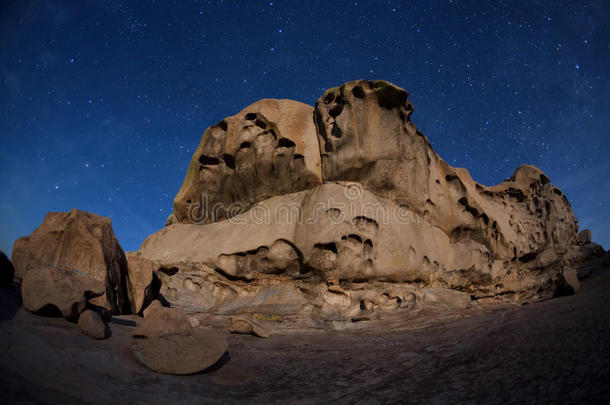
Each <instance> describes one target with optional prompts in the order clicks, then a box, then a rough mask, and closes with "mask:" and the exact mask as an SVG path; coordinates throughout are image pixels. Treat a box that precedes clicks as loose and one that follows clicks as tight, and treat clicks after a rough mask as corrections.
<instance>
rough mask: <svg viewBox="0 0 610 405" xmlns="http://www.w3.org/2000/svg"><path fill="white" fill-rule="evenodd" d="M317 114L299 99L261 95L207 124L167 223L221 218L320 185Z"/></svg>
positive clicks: (199, 221)
mask: <svg viewBox="0 0 610 405" xmlns="http://www.w3.org/2000/svg"><path fill="white" fill-rule="evenodd" d="M312 115H313V109H312V108H311V107H310V106H308V105H306V104H303V103H299V102H297V101H292V100H260V101H257V102H256V103H254V104H252V105H250V106H248V107H246V108H245V109H244V110H242V111H241V112H239V113H238V114H236V115H234V116H232V117H229V118H226V119H224V120H223V121H221V122H220V123H219V124H217V125H214V126H212V127H210V128H208V129H207V130H206V131H205V133H204V134H203V137H202V139H201V143H200V144H199V147H198V148H197V149H196V151H195V153H194V154H193V158H192V160H191V164H190V165H189V168H188V171H187V174H186V178H185V179H184V182H183V184H182V187H181V188H180V191H179V192H178V194H177V195H176V198H175V199H174V216H175V219H174V218H172V219H171V220H168V223H172V222H174V221H177V222H180V223H197V224H204V223H210V222H216V221H219V220H222V219H225V218H229V217H231V216H234V215H236V214H239V213H241V212H243V211H245V210H247V209H248V208H250V207H251V206H252V205H253V204H254V203H256V202H258V201H261V200H264V199H266V198H269V197H272V196H274V195H282V194H288V193H292V192H295V191H300V190H305V189H308V188H311V187H313V186H315V185H318V184H320V183H321V182H322V178H321V173H320V168H321V166H320V154H319V152H318V141H317V138H316V130H315V126H314V124H313V121H312V119H311V117H312Z"/></svg>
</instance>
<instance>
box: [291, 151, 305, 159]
mask: <svg viewBox="0 0 610 405" xmlns="http://www.w3.org/2000/svg"><path fill="white" fill-rule="evenodd" d="M292 158H293V159H302V160H304V159H305V157H304V156H303V155H301V154H299V153H296V154H295V155H294V156H293V157H292Z"/></svg>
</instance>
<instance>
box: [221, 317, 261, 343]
mask: <svg viewBox="0 0 610 405" xmlns="http://www.w3.org/2000/svg"><path fill="white" fill-rule="evenodd" d="M229 332H231V333H243V334H246V335H250V334H252V335H255V336H258V337H262V338H268V337H269V332H267V330H266V329H265V328H263V327H262V326H260V325H259V324H258V323H256V322H254V321H252V320H250V319H246V318H243V317H231V325H230V326H229Z"/></svg>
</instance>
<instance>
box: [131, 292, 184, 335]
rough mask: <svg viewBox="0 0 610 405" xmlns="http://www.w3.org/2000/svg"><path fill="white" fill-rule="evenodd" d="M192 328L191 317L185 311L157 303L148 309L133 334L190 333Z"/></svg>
mask: <svg viewBox="0 0 610 405" xmlns="http://www.w3.org/2000/svg"><path fill="white" fill-rule="evenodd" d="M155 302H156V303H158V301H155ZM192 329H193V328H192V326H191V323H190V321H189V317H188V315H187V314H186V313H185V312H184V311H182V310H180V309H177V308H167V307H163V306H161V305H160V304H155V305H154V306H153V305H151V306H150V307H148V308H147V309H146V312H145V316H144V319H143V320H142V323H141V324H140V325H139V326H138V327H137V328H136V329H135V330H134V332H133V336H136V337H151V336H158V335H164V334H168V333H188V332H190V331H191V330H192Z"/></svg>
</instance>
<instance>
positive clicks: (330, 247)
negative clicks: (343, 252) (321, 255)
mask: <svg viewBox="0 0 610 405" xmlns="http://www.w3.org/2000/svg"><path fill="white" fill-rule="evenodd" d="M313 247H314V248H317V249H320V250H329V251H331V252H333V253H337V244H336V243H335V242H330V243H316V244H315V245H314V246H313Z"/></svg>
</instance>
